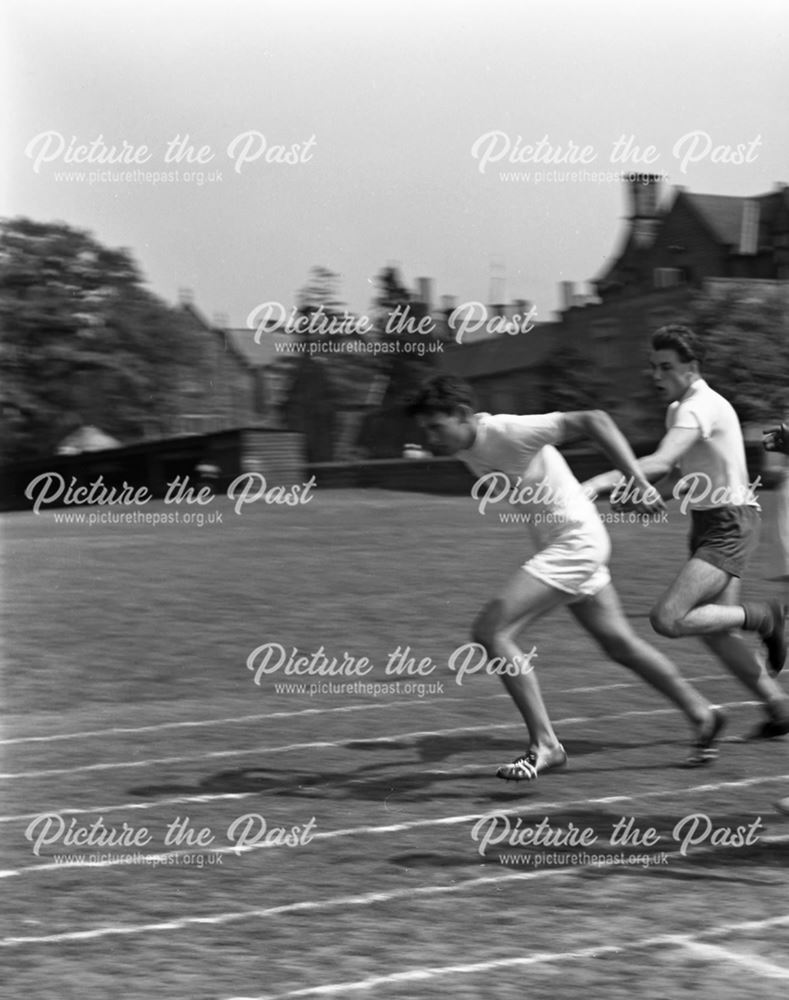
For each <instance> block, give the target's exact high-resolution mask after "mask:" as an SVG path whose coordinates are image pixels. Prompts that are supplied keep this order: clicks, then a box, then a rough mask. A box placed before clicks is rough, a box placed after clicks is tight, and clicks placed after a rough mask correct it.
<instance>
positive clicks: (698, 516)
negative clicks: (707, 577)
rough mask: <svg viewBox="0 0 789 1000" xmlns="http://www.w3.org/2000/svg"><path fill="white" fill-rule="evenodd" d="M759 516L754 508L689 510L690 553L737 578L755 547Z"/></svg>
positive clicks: (743, 570)
mask: <svg viewBox="0 0 789 1000" xmlns="http://www.w3.org/2000/svg"><path fill="white" fill-rule="evenodd" d="M760 525H761V514H760V513H759V509H758V508H757V507H751V506H743V507H713V508H712V509H710V510H693V511H691V528H690V538H689V539H688V541H689V544H690V554H691V555H692V556H693V558H694V559H703V560H704V561H705V562H708V563H711V564H712V565H713V566H717V567H718V569H722V570H723V571H724V573H728V574H729V575H730V576H738V577H741V576H742V575H743V574H744V573H745V565H746V563H747V562H748V560H749V559H750V557H751V556H752V555H753V553H754V551H755V550H756V547H757V545H758V544H759V527H760Z"/></svg>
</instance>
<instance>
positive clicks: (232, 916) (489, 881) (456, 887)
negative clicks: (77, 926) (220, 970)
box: [0, 837, 789, 948]
mask: <svg viewBox="0 0 789 1000" xmlns="http://www.w3.org/2000/svg"><path fill="white" fill-rule="evenodd" d="M765 839H768V838H765ZM769 839H770V840H771V841H775V842H780V843H785V842H786V841H787V840H789V837H783V838H781V837H774V838H769ZM717 850H718V847H716V846H715V845H712V844H710V845H706V846H700V847H699V848H698V849H697V850H696V851H694V854H693V855H692V856H691V857H695V856H696V855H698V854H709V853H715V851H717ZM666 853H667V856H668V857H669V858H675V859H679V858H681V857H682V855H681V854H680V852H679V851H675V852H671V853H668V852H666ZM595 867H599V866H597V865H595V864H593V863H592V862H589V863H587V864H585V865H574V866H573V867H572V868H555V869H546V870H545V871H529V872H517V873H512V874H509V875H492V876H491V875H489V876H480V877H478V878H473V879H466V880H465V881H463V882H454V883H452V884H451V885H433V886H409V887H408V888H403V889H392V890H390V891H389V892H368V893H363V894H361V895H355V896H333V897H331V898H329V899H324V900H305V901H303V902H300V903H285V904H283V905H282V906H271V907H266V908H260V909H253V910H236V911H227V912H224V913H215V914H212V915H210V916H201V917H197V916H188V917H179V918H177V919H173V920H166V921H162V922H158V923H151V924H114V925H110V926H109V927H94V928H91V929H90V930H82V931H62V932H60V933H57V934H36V935H24V936H19V937H7V938H2V939H0V947H3V948H11V947H17V946H20V945H28V944H63V943H66V942H73V941H95V940H98V939H100V938H106V937H117V936H121V935H134V934H151V933H158V932H160V931H167V930H184V929H186V928H189V927H198V926H213V927H216V926H222V925H225V924H230V923H237V922H238V921H240V920H252V919H255V920H260V919H265V918H268V917H280V916H284V915H286V914H287V915H290V914H294V913H315V912H319V911H321V910H327V909H332V908H336V907H343V906H374V905H375V904H377V903H390V902H394V901H397V900H401V899H407V900H412V899H414V897H417V896H419V897H423V896H426V897H430V896H441V895H450V894H453V893H457V892H465V891H470V890H473V889H477V888H481V887H491V886H500V885H502V884H513V883H516V882H532V881H535V880H537V879H540V880H542V879H546V878H553V877H556V876H560V875H565V876H567V875H574V874H576V873H577V872H579V871H588V870H589V869H590V868H595ZM612 870H615V869H614V868H613V867H612V866H607V867H605V868H602V869H600V871H603V872H609V871H612ZM774 919H775V920H777V921H778V922H783V921H789V916H786V917H779V918H774ZM763 923H764V921H756V925H761V924H763ZM732 926H737V927H738V928H739V929H746V928H747V925H745V924H743V925H732ZM710 933H712V931H711V932H710Z"/></svg>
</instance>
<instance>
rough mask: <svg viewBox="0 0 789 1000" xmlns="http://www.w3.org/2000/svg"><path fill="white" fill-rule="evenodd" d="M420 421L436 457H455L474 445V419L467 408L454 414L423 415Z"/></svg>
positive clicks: (428, 444) (429, 446)
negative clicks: (457, 453)
mask: <svg viewBox="0 0 789 1000" xmlns="http://www.w3.org/2000/svg"><path fill="white" fill-rule="evenodd" d="M418 420H419V426H420V427H421V428H422V431H423V433H424V435H425V438H426V439H427V446H428V448H429V449H430V451H432V452H433V454H434V455H454V454H455V453H456V452H458V451H462V450H463V449H464V448H469V447H471V445H472V444H473V443H474V436H475V433H476V432H475V430H474V419H473V414H472V413H471V410H468V409H467V408H462V409H459V410H456V411H455V412H454V413H423V414H421V415H420V416H419V418H418Z"/></svg>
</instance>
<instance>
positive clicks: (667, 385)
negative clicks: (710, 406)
mask: <svg viewBox="0 0 789 1000" xmlns="http://www.w3.org/2000/svg"><path fill="white" fill-rule="evenodd" d="M649 362H650V365H651V366H652V381H653V383H654V385H655V388H656V389H657V391H658V393H659V394H660V397H661V399H663V401H664V402H666V403H673V402H674V401H675V400H677V399H681V398H682V396H684V395H685V393H686V392H687V390H688V389H689V388H690V386H691V385H692V384H693V383H694V382H695V381H696V379H697V378H698V377H699V366H698V363H697V362H696V361H683V360H682V359H681V358H680V356H679V355H678V354H677V352H676V351H675V350H661V351H653V352H652V354H651V356H650V359H649Z"/></svg>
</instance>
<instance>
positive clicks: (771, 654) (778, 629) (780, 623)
mask: <svg viewBox="0 0 789 1000" xmlns="http://www.w3.org/2000/svg"><path fill="white" fill-rule="evenodd" d="M768 603H769V605H770V611H771V612H772V628H771V629H770V631H769V632H766V633H762V642H763V643H764V648H765V649H766V650H767V666H768V669H769V671H770V673H771V674H772V675H773V677H775V676H776V675H777V674H780V672H781V671H782V670H783V666H784V663H785V662H786V633H785V627H786V607H785V605H783V604H781V602H780V601H769V602H768Z"/></svg>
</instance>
